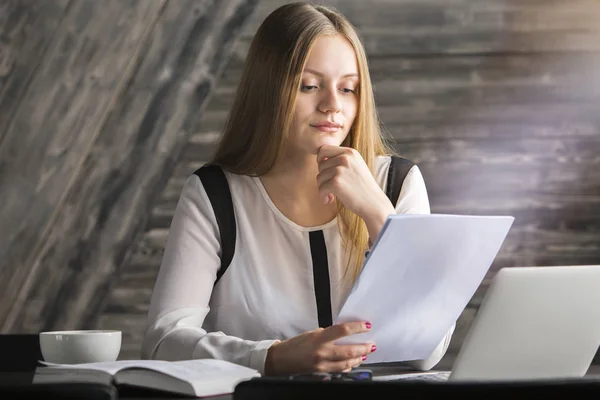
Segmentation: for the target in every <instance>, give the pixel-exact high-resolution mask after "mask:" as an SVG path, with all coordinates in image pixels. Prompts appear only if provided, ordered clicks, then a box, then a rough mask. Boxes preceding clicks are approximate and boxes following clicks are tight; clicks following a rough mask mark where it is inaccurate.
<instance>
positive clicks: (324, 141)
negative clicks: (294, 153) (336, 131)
mask: <svg viewBox="0 0 600 400" xmlns="http://www.w3.org/2000/svg"><path fill="white" fill-rule="evenodd" d="M340 144H341V141H340V140H339V139H338V138H336V137H332V136H324V137H322V138H319V140H318V141H316V143H315V154H317V153H318V152H319V149H320V148H321V147H322V146H339V145H340Z"/></svg>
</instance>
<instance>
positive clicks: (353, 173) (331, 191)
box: [317, 145, 395, 221]
mask: <svg viewBox="0 0 600 400" xmlns="http://www.w3.org/2000/svg"><path fill="white" fill-rule="evenodd" d="M317 163H318V164H319V174H318V175H317V184H318V185H319V195H320V196H321V197H322V198H323V202H324V203H325V204H328V203H332V202H333V201H334V199H335V197H337V198H338V199H339V200H340V201H341V202H342V203H343V204H344V205H345V206H346V207H347V208H348V209H350V210H351V211H352V212H354V213H355V214H356V215H358V216H360V217H361V218H362V219H364V220H365V221H367V220H368V219H371V218H377V219H380V218H381V217H383V218H385V216H387V215H389V214H393V213H394V212H395V210H394V207H393V206H392V203H391V202H390V201H389V199H388V198H387V196H386V195H385V193H384V192H383V191H382V190H381V188H380V187H379V185H378V184H377V182H376V181H375V178H374V177H373V175H372V174H371V171H370V170H369V167H368V166H367V164H366V163H365V161H364V160H363V158H362V156H361V155H360V153H359V152H358V151H357V150H355V149H353V148H350V147H339V146H330V145H324V146H321V148H320V149H319V152H318V153H317ZM334 196H335V197H334Z"/></svg>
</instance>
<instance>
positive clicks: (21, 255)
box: [0, 1, 161, 330]
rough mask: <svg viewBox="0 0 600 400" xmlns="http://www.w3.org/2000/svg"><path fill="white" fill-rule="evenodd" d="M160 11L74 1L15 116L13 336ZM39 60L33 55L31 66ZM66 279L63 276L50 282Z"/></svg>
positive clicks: (9, 153)
mask: <svg viewBox="0 0 600 400" xmlns="http://www.w3.org/2000/svg"><path fill="white" fill-rule="evenodd" d="M160 8H161V3H160V2H155V1H152V2H138V1H126V2H123V1H110V2H104V3H100V2H96V1H76V2H74V3H73V4H72V5H71V7H69V9H68V10H67V13H66V15H65V16H64V18H63V19H62V21H61V22H60V26H59V27H58V28H57V29H56V31H55V33H54V36H53V37H52V39H51V42H50V44H49V46H48V51H47V54H46V56H45V57H44V58H43V60H41V61H40V65H39V67H38V68H37V70H36V73H35V75H34V76H33V77H32V79H31V83H30V84H29V86H28V87H27V91H26V93H25V94H24V95H23V99H22V100H21V102H20V104H19V107H18V109H17V110H16V111H15V115H14V117H13V120H12V124H11V125H10V127H9V129H8V130H7V132H6V133H5V138H4V140H3V141H2V143H1V145H0V160H2V168H1V169H0V198H2V199H3V202H5V203H4V205H3V207H2V214H3V215H5V216H8V218H9V219H12V218H15V219H17V220H15V221H10V222H11V224H10V225H11V226H12V229H3V230H2V231H0V242H1V243H9V247H8V249H7V251H6V253H5V255H4V257H2V259H1V260H0V271H2V279H1V280H0V292H1V293H3V294H4V295H3V296H4V297H3V301H2V303H0V322H2V324H3V326H4V329H5V330H6V329H11V328H10V327H11V326H12V322H13V319H14V318H15V317H16V315H17V314H22V306H23V303H24V300H25V299H24V298H23V296H24V294H25V293H26V291H27V290H23V287H27V286H28V285H29V282H28V280H29V277H30V276H32V274H35V272H36V270H37V267H38V259H37V257H38V256H39V254H40V251H41V249H42V247H43V246H44V244H45V238H46V237H47V235H48V233H49V232H48V231H49V230H50V229H52V228H53V227H54V225H55V223H56V222H57V217H58V216H59V213H60V211H61V208H62V206H63V204H64V201H65V194H66V193H68V192H69V191H70V190H71V188H72V184H73V179H74V178H75V177H76V174H77V170H78V169H79V167H80V165H81V162H82V161H83V159H84V158H85V155H86V154H87V152H88V151H89V147H90V145H91V144H92V143H93V141H94V140H95V138H96V136H97V134H98V128H99V126H100V125H101V124H102V121H103V119H104V118H105V116H106V112H107V109H108V108H109V107H110V106H111V102H112V101H114V98H115V95H116V94H117V93H118V92H117V91H118V88H119V86H120V85H122V82H123V79H124V78H125V79H127V75H126V73H125V71H126V70H127V67H128V65H129V63H130V61H131V55H132V54H134V53H136V49H137V46H138V45H139V43H140V41H141V40H142V38H143V35H144V31H145V29H146V26H147V25H148V23H149V21H150V20H151V19H152V18H154V17H155V16H156V14H157V13H158V11H159V10H160ZM43 11H44V10H43V9H41V10H38V12H43ZM105 35H108V36H105ZM15 46H17V44H16V43H15ZM37 57H38V55H37V54H32V58H33V60H31V61H35V59H36V58H37ZM27 209H32V210H34V212H33V214H28V213H27ZM42 210H43V211H42ZM22 216H24V217H25V218H23V219H21V217H22ZM19 266H31V268H28V267H19ZM52 268H57V269H58V270H60V269H61V268H68V265H65V264H63V265H53V266H52ZM76 268H77V267H76ZM60 278H61V277H60V276H59V275H58V274H53V275H51V276H50V277H48V279H60ZM43 303H45V302H44V301H42V304H43ZM40 305H41V304H40ZM11 310H12V311H11Z"/></svg>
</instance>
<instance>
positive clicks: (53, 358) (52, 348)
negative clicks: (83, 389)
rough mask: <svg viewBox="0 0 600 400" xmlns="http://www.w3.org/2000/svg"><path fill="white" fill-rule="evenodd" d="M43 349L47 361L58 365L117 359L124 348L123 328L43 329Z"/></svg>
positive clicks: (41, 342)
mask: <svg viewBox="0 0 600 400" xmlns="http://www.w3.org/2000/svg"><path fill="white" fill-rule="evenodd" d="M40 350H41V351H42V356H43V357H44V361H46V362H49V363H55V364H81V363H92V362H104V361H115V360H116V359H117V358H118V357H119V352H120V351H121V331H109V330H79V331H55V332H41V333H40Z"/></svg>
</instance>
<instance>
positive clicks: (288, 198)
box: [260, 155, 336, 226]
mask: <svg viewBox="0 0 600 400" xmlns="http://www.w3.org/2000/svg"><path fill="white" fill-rule="evenodd" d="M318 173H319V167H318V165H317V157H316V156H315V155H308V156H307V157H302V158H300V157H295V158H291V157H287V158H285V159H284V160H282V161H281V162H279V163H278V164H276V165H275V166H274V167H273V168H272V169H271V170H270V171H269V172H268V173H266V174H265V175H262V176H261V177H260V180H261V182H262V184H263V186H264V187H265V190H266V191H267V193H268V194H269V197H270V198H271V201H272V202H273V203H274V204H275V206H276V207H277V208H278V209H279V211H281V213H282V214H283V215H285V216H286V217H287V218H288V219H290V220H292V221H293V222H295V223H296V224H298V225H300V226H318V225H323V224H325V223H327V222H329V221H331V220H332V219H333V218H335V215H336V206H335V203H333V204H328V205H325V204H323V198H322V197H320V196H319V193H318V189H319V188H318V185H317V174H318Z"/></svg>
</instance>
